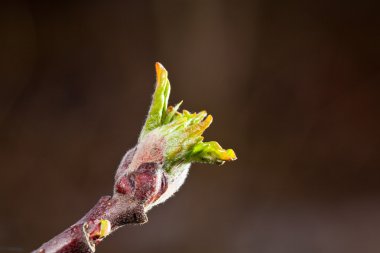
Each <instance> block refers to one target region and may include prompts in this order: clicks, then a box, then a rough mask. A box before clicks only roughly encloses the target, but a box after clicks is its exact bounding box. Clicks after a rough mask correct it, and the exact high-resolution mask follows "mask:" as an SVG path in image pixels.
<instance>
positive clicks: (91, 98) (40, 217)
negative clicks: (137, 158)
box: [0, 0, 380, 253]
mask: <svg viewBox="0 0 380 253" xmlns="http://www.w3.org/2000/svg"><path fill="white" fill-rule="evenodd" d="M378 7H379V6H378V5H377V4H376V3H375V1H374V2H373V3H369V2H366V1H343V0H342V1H326V2H323V1H300V0H299V1H280V0H278V1H263V0H252V1H250V0H246V1H232V0H224V1H217V0H192V1H190V0H189V1H185V0H182V1H181V0H177V1H174V0H171V1H170V0H161V1H159V0H156V1H114V0H109V1H8V2H7V1H2V2H1V5H0V167H1V184H0V185H1V186H0V197H1V204H0V205H1V210H0V218H1V225H0V252H29V251H30V250H31V249H33V248H36V247H37V246H39V245H40V244H41V243H42V242H44V241H46V240H48V239H50V238H51V237H52V236H53V235H55V234H57V233H58V232H61V231H62V230H63V229H65V228H66V227H67V226H68V225H70V224H72V223H73V222H75V221H76V220H77V219H78V218H80V217H81V216H82V215H83V214H84V213H85V212H86V211H87V210H88V209H89V208H90V207H92V206H93V205H94V204H95V202H96V201H97V200H98V198H99V197H100V196H101V195H105V194H109V193H110V192H111V189H112V184H113V173H114V171H115V169H116V167H117V165H118V163H119V161H120V159H121V157H122V155H123V154H124V152H125V151H126V150H127V149H129V148H130V147H132V146H133V145H134V144H135V143H136V140H137V136H138V133H139V131H140V128H141V126H142V124H143V121H144V117H145V115H146V113H147V110H148V106H149V103H150V97H151V94H152V92H153V87H154V86H153V83H154V62H155V61H161V62H162V63H163V64H164V65H165V66H166V68H167V69H168V70H169V75H170V79H171V82H172V96H171V103H172V104H173V103H175V102H178V101H180V100H181V99H184V101H185V102H184V107H185V108H187V109H190V110H193V111H199V110H201V109H207V110H208V111H209V112H210V113H211V114H212V115H213V116H214V118H215V121H214V124H213V126H212V127H211V128H210V129H209V130H208V131H207V132H206V139H208V140H214V139H215V140H218V141H220V143H221V144H222V145H223V146H225V147H232V148H234V149H235V151H236V153H237V155H238V157H239V159H238V160H237V161H236V162H234V163H229V164H226V165H225V166H223V167H217V166H206V165H194V166H193V167H192V170H191V173H190V176H189V178H188V180H187V182H186V184H185V185H184V186H183V188H182V189H181V191H180V192H179V193H177V194H176V196H175V198H172V199H170V200H169V201H167V202H166V203H165V204H163V205H161V206H158V207H156V208H154V209H153V210H152V211H151V212H150V213H149V219H150V221H149V223H148V224H146V225H143V226H136V227H128V228H125V229H122V230H120V231H119V232H118V233H115V234H114V235H113V236H111V237H110V238H107V240H105V242H104V243H102V245H100V247H99V248H98V252H113V253H118V252H139V253H145V252H156V253H159V252H184V253H187V252H188V253H190V252H218V253H224V252H242V253H243V252H244V253H245V252H259V253H279V252H281V253H282V252H286V253H305V252H307V253H314V252H326V253H330V252H331V253H336V252H344V253H354V252H355V253H356V252H361V253H367V252H371V253H372V252H379V250H380V240H379V236H380V183H379V181H380V172H379V165H380V156H379V149H380V134H379V128H380V120H379V115H380V106H379V98H380V97H379V95H380V86H379V81H380V74H379V64H378V59H379V58H380V29H379V28H380V22H379V17H378V15H379V14H378V10H379V8H378Z"/></svg>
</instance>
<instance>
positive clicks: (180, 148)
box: [114, 63, 236, 211]
mask: <svg viewBox="0 0 380 253" xmlns="http://www.w3.org/2000/svg"><path fill="white" fill-rule="evenodd" d="M156 77H157V82H156V90H155V92H154V94H153V99H152V104H151V106H150V110H149V113H148V116H147V119H146V121H145V124H144V127H143V129H142V131H141V133H140V136H139V139H138V143H137V145H136V146H135V147H134V148H133V149H131V150H130V151H128V152H127V153H126V155H125V156H124V158H123V159H122V161H121V163H120V165H119V168H118V170H117V172H116V177H115V190H114V192H115V194H119V195H124V196H126V197H127V198H128V199H130V200H131V201H135V202H137V203H138V204H139V205H141V206H143V207H144V210H145V211H147V210H149V209H150V208H152V207H153V206H154V205H157V204H159V203H162V202H164V201H165V200H166V199H168V198H169V197H170V196H172V195H173V194H174V193H175V192H176V191H177V190H178V189H179V188H180V187H181V185H182V184H183V183H184V181H185V179H186V177H187V174H188V171H189V168H190V164H191V163H194V162H198V163H209V164H223V163H224V162H226V161H232V160H235V159H236V155H235V153H234V151H233V150H232V149H227V150H225V149H223V148H222V147H221V146H220V145H219V144H218V143H217V142H215V141H211V142H203V139H204V138H203V136H202V134H203V132H204V131H205V130H206V129H207V128H208V127H209V126H210V124H211V123H212V120H213V118H212V116H211V115H207V112H206V111H201V112H199V113H190V112H189V111H187V110H183V111H182V113H181V112H179V107H180V105H181V104H182V101H181V102H180V103H178V104H177V105H175V106H168V101H169V95H170V89H171V87H170V82H169V79H168V72H167V71H166V69H165V68H164V67H163V66H162V65H161V64H160V63H156Z"/></svg>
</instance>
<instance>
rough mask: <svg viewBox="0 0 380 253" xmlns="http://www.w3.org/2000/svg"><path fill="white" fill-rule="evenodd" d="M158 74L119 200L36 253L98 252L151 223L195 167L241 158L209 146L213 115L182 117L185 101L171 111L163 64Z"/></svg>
mask: <svg viewBox="0 0 380 253" xmlns="http://www.w3.org/2000/svg"><path fill="white" fill-rule="evenodd" d="M156 75H157V83H156V91H155V93H154V94H153V100H152V105H151V107H150V110H149V113H148V117H147V119H146V122H145V125H144V127H143V129H142V131H141V134H140V137H139V140H138V143H137V145H136V147H134V148H132V149H131V150H129V151H128V152H127V153H126V155H125V156H124V157H123V159H122V161H121V163H120V165H119V168H118V169H117V171H116V176H115V185H114V193H113V196H112V197H111V196H104V197H101V198H100V200H99V201H98V203H97V204H96V205H95V206H94V207H93V208H92V209H91V210H90V211H89V212H88V213H87V214H86V215H85V216H84V217H83V218H82V219H81V220H79V221H78V222H77V223H75V224H74V225H72V226H71V227H69V228H68V229H66V230H65V231H63V232H62V233H60V234H59V235H57V236H55V237H54V238H53V239H51V240H50V241H48V242H46V243H44V244H43V245H42V246H41V247H40V248H38V249H37V250H35V251H33V252H34V253H92V252H95V246H96V245H97V244H99V243H100V242H101V241H102V240H103V239H104V238H105V237H106V236H108V235H109V234H111V233H112V232H114V231H115V230H117V229H118V228H120V227H122V226H124V225H126V224H143V223H145V222H147V221H148V218H147V216H146V213H147V211H148V210H150V209H151V208H152V207H153V206H155V205H157V204H159V203H162V202H164V201H165V200H166V199H168V198H169V197H171V196H172V195H173V194H174V193H175V192H176V191H177V190H178V189H179V188H180V187H181V185H182V184H183V183H184V181H185V179H186V176H187V174H188V171H189V168H190V164H191V163H193V162H203V163H211V164H223V163H224V162H225V161H232V160H235V159H236V156H235V153H234V151H233V150H232V149H228V150H225V149H223V148H222V147H221V146H220V145H219V144H218V143H217V142H214V141H212V142H203V137H202V134H203V132H204V131H205V130H206V128H208V127H209V125H210V124H211V122H212V117H211V115H208V116H207V113H206V112H205V111H202V112H199V113H190V112H188V111H186V110H184V111H183V113H179V112H178V108H179V106H180V105H181V103H182V102H180V103H178V104H177V105H176V106H174V107H172V106H168V99H169V95H170V82H169V79H168V73H167V71H166V70H165V68H164V67H163V66H162V65H161V64H160V63H156ZM206 116H207V117H206Z"/></svg>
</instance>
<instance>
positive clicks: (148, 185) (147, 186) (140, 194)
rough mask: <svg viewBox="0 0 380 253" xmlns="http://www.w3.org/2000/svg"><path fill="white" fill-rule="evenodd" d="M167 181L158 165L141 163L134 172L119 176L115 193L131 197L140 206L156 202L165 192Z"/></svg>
mask: <svg viewBox="0 0 380 253" xmlns="http://www.w3.org/2000/svg"><path fill="white" fill-rule="evenodd" d="M167 188H168V186H167V179H166V176H165V173H164V171H163V170H162V169H161V166H160V164H158V163H143V164H141V165H140V166H139V167H138V168H137V170H136V171H134V172H132V173H130V174H127V175H124V176H121V177H120V178H119V180H118V181H117V182H116V185H115V190H116V192H118V193H120V194H123V195H128V196H130V197H131V196H132V197H133V198H134V199H135V200H137V201H138V202H139V203H141V204H142V205H144V206H145V205H147V204H150V203H153V202H154V201H156V200H157V199H158V198H159V197H160V196H161V195H162V194H163V193H164V192H165V191H166V190H167Z"/></svg>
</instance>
